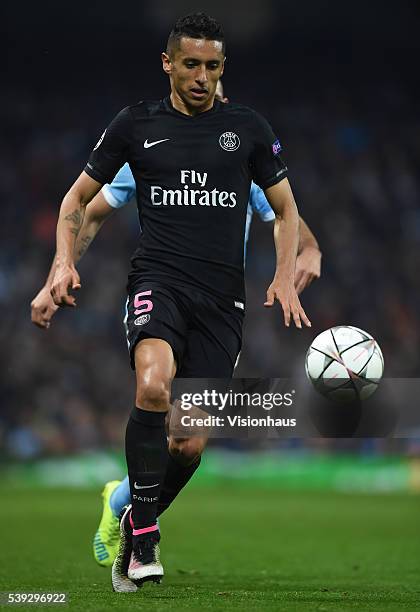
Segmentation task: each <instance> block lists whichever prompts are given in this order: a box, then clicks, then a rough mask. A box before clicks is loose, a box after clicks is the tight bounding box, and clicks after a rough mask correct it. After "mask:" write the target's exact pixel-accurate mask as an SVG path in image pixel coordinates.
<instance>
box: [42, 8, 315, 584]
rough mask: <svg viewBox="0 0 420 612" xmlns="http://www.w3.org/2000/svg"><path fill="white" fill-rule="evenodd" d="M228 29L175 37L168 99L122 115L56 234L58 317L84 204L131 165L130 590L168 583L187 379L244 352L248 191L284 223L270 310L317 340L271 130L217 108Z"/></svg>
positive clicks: (294, 216)
mask: <svg viewBox="0 0 420 612" xmlns="http://www.w3.org/2000/svg"><path fill="white" fill-rule="evenodd" d="M224 61H225V41H224V35H223V31H222V28H221V26H220V25H219V24H218V23H217V22H216V21H215V20H213V19H211V18H209V17H207V16H206V15H203V14H196V15H190V16H187V17H185V18H183V19H180V20H179V21H178V22H177V23H176V25H175V27H174V29H173V30H172V32H171V34H170V36H169V40H168V46H167V51H166V53H163V54H162V63H163V69H164V71H165V72H166V74H167V75H168V76H169V79H170V85H171V93H170V96H169V97H168V98H165V99H164V100H161V101H156V102H142V103H139V104H136V105H134V106H131V107H127V108H125V109H123V110H122V111H121V112H120V113H119V114H118V115H117V117H116V118H115V119H114V120H113V121H112V122H111V124H110V125H109V127H108V128H107V130H105V132H104V134H103V135H102V137H101V139H100V140H99V142H98V143H97V145H96V146H95V148H94V150H93V152H92V154H91V156H90V158H89V161H88V163H87V165H86V167H85V170H84V171H83V172H82V174H81V175H80V176H79V178H78V179H77V180H76V182H75V183H74V185H73V186H72V187H71V188H70V191H69V192H68V193H67V194H66V196H65V197H64V199H63V202H62V205H61V209H60V216H59V220H58V224H57V249H56V253H57V255H56V270H55V274H54V279H53V281H52V289H51V294H52V296H53V299H54V302H55V304H56V305H57V306H61V305H68V306H74V305H75V298H74V296H73V295H71V293H70V291H71V290H77V289H80V278H79V275H78V273H77V271H76V269H75V265H74V245H75V239H76V236H77V234H78V232H79V230H80V227H81V224H82V221H83V215H84V210H85V207H86V205H87V203H88V202H89V201H90V200H91V199H92V198H93V197H94V195H96V193H97V192H98V191H99V190H100V188H101V186H102V185H104V184H105V183H109V182H110V181H112V179H113V178H114V176H115V174H116V173H117V171H118V170H119V169H120V168H121V167H122V166H123V165H124V163H125V162H129V164H130V168H131V170H132V172H133V175H134V178H135V181H136V191H137V200H138V208H139V217H140V224H141V227H142V234H141V238H140V246H139V248H138V249H137V251H136V253H135V256H134V257H133V259H132V269H131V272H130V274H129V283H128V290H129V296H130V297H129V301H128V316H127V327H128V341H129V345H130V358H131V365H132V367H133V368H134V369H135V372H136V381H137V389H136V404H135V407H134V409H133V410H132V412H131V415H130V418H129V421H128V425H127V431H126V458H127V467H128V475H129V482H130V492H131V501H132V510H131V513H130V515H129V516H128V515H127V516H126V517H125V518H126V519H127V521H129V523H130V525H131V527H132V553H131V558H130V564H129V568H128V578H130V579H131V580H133V581H135V582H136V583H139V584H141V583H142V582H144V581H145V580H159V579H160V577H161V576H162V575H163V568H162V565H161V563H160V561H159V547H158V543H159V540H160V534H159V528H158V525H157V522H156V518H157V513H158V503H159V501H160V499H159V498H160V494H161V491H162V490H163V482H164V479H165V475H166V477H167V475H168V469H169V462H170V456H171V452H172V453H174V454H176V453H177V452H179V448H180V446H183V445H184V444H185V445H186V446H189V445H192V446H194V445H196V444H197V439H194V440H186V441H185V440H181V441H180V442H177V441H175V443H174V444H173V445H172V446H171V443H170V446H169V450H170V454H169V456H168V445H167V440H166V433H165V415H166V413H167V412H168V409H169V398H170V388H171V383H172V380H173V378H174V376H175V375H178V376H180V377H198V378H200V377H206V378H217V377H221V378H230V376H231V375H232V372H233V367H234V363H235V361H236V357H237V355H238V353H239V350H240V346H241V332H242V321H243V315H244V307H245V295H244V279H243V246H244V245H243V243H244V228H245V218H246V208H247V202H248V197H249V189H250V183H251V180H252V179H254V180H255V182H256V183H257V184H259V186H260V187H261V188H262V189H263V190H264V192H265V195H266V196H267V199H268V201H269V203H270V205H271V207H272V209H273V210H274V213H275V215H276V220H275V232H274V237H275V245H276V253H277V258H276V271H275V275H274V279H273V281H272V283H271V284H270V286H269V288H268V290H267V300H266V302H265V305H266V306H267V307H270V306H272V305H273V304H274V302H275V301H278V302H279V303H280V304H281V306H282V309H283V314H284V322H285V325H286V326H289V325H290V321H291V319H292V320H293V322H294V324H295V325H296V327H298V328H301V327H302V322H303V323H304V324H305V325H307V326H310V321H309V319H308V317H307V316H306V313H305V312H304V310H303V308H302V306H301V304H300V301H299V298H298V296H297V293H296V289H295V286H294V269H295V263H296V255H297V248H298V220H299V217H298V213H297V209H296V205H295V202H294V199H293V195H292V192H291V189H290V185H289V182H288V180H287V168H286V167H285V165H284V163H283V162H282V160H281V158H280V157H279V151H280V145H279V142H278V140H277V138H276V137H275V136H274V134H273V132H272V130H271V128H270V126H269V125H268V123H267V122H266V121H265V120H264V119H263V118H262V117H261V116H260V115H258V114H257V113H255V112H254V111H252V110H251V109H248V108H246V107H243V106H240V105H236V104H229V105H225V104H221V103H220V102H218V101H215V90H216V85H217V82H218V80H219V79H220V77H221V76H222V74H223V69H224Z"/></svg>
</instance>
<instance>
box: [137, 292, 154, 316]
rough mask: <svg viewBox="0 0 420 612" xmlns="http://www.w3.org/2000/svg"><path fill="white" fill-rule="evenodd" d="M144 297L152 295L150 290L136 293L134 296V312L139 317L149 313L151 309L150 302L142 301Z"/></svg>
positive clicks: (151, 303)
mask: <svg viewBox="0 0 420 612" xmlns="http://www.w3.org/2000/svg"><path fill="white" fill-rule="evenodd" d="M145 295H152V290H150V291H142V292H141V293H136V295H135V296H134V308H136V310H135V311H134V314H135V315H139V314H142V313H145V312H150V311H151V310H152V309H153V302H152V300H143V299H142V298H143V297H144V296H145Z"/></svg>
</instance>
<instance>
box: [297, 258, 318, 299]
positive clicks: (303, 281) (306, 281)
mask: <svg viewBox="0 0 420 612" xmlns="http://www.w3.org/2000/svg"><path fill="white" fill-rule="evenodd" d="M320 276H321V251H320V250H319V249H316V248H314V247H307V248H305V249H303V251H302V252H301V253H300V255H298V257H297V259H296V268H295V288H296V293H297V294H298V295H300V294H301V293H302V291H303V290H304V289H306V287H309V285H310V284H311V283H312V281H314V280H316V279H317V278H319V277H320Z"/></svg>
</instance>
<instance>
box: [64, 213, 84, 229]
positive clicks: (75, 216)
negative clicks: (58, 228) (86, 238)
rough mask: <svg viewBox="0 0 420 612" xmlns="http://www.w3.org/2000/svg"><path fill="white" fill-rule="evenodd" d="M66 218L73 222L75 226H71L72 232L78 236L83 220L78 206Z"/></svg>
mask: <svg viewBox="0 0 420 612" xmlns="http://www.w3.org/2000/svg"><path fill="white" fill-rule="evenodd" d="M64 220H65V221H70V222H71V223H73V227H71V228H70V232H71V233H72V234H74V235H75V236H77V235H78V233H79V230H80V226H81V225H82V221H83V215H82V214H81V212H80V210H79V209H77V208H76V209H75V210H73V212H72V213H70V214H68V215H66V216H65V217H64Z"/></svg>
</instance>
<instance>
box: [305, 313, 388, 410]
mask: <svg viewBox="0 0 420 612" xmlns="http://www.w3.org/2000/svg"><path fill="white" fill-rule="evenodd" d="M305 370H306V375H307V377H308V378H309V380H310V381H311V382H312V383H313V385H314V387H315V389H316V390H317V391H319V392H320V393H321V394H322V395H324V396H325V397H327V398H329V399H331V400H332V401H335V402H354V401H359V400H364V399H366V398H368V397H369V396H370V395H372V393H374V392H375V391H376V389H377V388H378V384H379V381H380V380H381V378H382V374H383V371H384V358H383V356H382V351H381V349H380V348H379V345H378V343H377V342H376V340H375V339H374V338H372V336H371V335H370V334H368V333H367V332H365V331H363V330H362V329H358V328H357V327H353V326H351V325H340V326H337V327H331V329H327V330H326V331H324V332H322V333H321V334H319V335H318V336H317V337H316V338H315V340H314V341H313V342H312V344H311V346H310V347H309V350H308V352H307V353H306V360H305Z"/></svg>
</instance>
